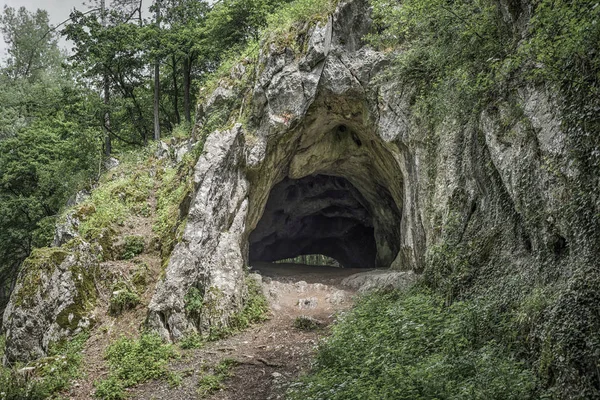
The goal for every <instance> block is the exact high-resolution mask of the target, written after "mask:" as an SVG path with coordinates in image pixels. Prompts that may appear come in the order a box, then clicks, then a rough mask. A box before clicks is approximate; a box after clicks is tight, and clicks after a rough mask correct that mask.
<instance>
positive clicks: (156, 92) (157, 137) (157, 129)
mask: <svg viewBox="0 0 600 400" xmlns="http://www.w3.org/2000/svg"><path fill="white" fill-rule="evenodd" d="M156 28H157V29H160V0H156ZM156 50H158V48H157V49H156ZM159 61H160V60H159V58H158V56H157V57H156V63H155V64H154V140H156V141H159V140H160V119H159V114H158V112H159V104H158V103H159V100H160V64H159Z"/></svg>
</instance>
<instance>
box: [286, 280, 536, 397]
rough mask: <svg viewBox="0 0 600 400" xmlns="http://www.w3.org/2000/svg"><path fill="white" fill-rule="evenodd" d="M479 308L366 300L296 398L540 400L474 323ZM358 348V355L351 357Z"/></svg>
mask: <svg viewBox="0 0 600 400" xmlns="http://www.w3.org/2000/svg"><path fill="white" fill-rule="evenodd" d="M478 313H480V310H479V305H478V304H472V303H469V302H457V303H455V304H453V305H452V306H450V307H447V306H445V305H444V299H443V298H442V297H440V296H438V295H436V294H434V293H432V292H430V291H428V290H425V289H416V290H413V291H412V292H410V293H407V294H404V293H398V292H391V293H378V294H373V295H368V296H366V297H363V298H362V299H361V300H360V301H359V302H358V304H357V306H356V307H355V309H353V310H352V311H350V312H349V313H348V314H347V315H345V316H343V318H342V320H341V321H340V322H339V323H338V324H337V325H336V326H335V327H334V329H333V334H332V336H331V337H330V338H328V339H327V340H325V341H324V342H323V343H322V344H321V346H320V348H319V353H318V355H317V360H316V363H315V368H314V371H313V374H312V375H309V376H308V377H306V378H304V379H302V381H300V382H299V383H296V384H294V385H293V386H292V388H291V389H290V391H289V396H290V398H291V399H303V400H310V399H340V400H342V399H343V400H351V399H357V400H358V399H361V400H362V399H373V400H375V399H396V400H400V399H407V400H409V399H410V400H415V399H482V400H483V399H486V400H490V399H498V400H509V399H514V400H524V399H534V398H537V397H536V396H535V388H536V379H535V377H534V374H533V373H532V372H531V371H530V369H529V368H528V366H527V365H524V364H523V363H522V362H520V361H518V360H517V359H516V358H515V357H514V356H513V354H512V353H511V351H510V349H509V348H507V347H505V346H503V345H502V344H500V343H498V342H496V341H494V340H493V339H489V338H488V339H484V340H482V335H483V336H484V337H485V335H486V332H482V331H481V330H480V329H478V326H477V325H476V324H474V323H473V321H474V320H476V319H477V314H478ZM348 349H352V351H348Z"/></svg>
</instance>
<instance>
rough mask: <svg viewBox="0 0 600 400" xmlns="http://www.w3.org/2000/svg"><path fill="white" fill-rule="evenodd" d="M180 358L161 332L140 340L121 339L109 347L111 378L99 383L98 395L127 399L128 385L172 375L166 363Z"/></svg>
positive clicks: (107, 397) (108, 359) (106, 397)
mask: <svg viewBox="0 0 600 400" xmlns="http://www.w3.org/2000/svg"><path fill="white" fill-rule="evenodd" d="M175 357H177V353H176V352H175V350H174V349H173V347H172V346H171V345H168V344H163V343H162V341H161V339H160V337H158V336H157V335H151V334H144V335H142V336H141V337H140V338H139V339H128V338H121V339H119V340H117V341H116V342H115V343H113V344H111V345H110V346H109V348H108V349H107V350H106V360H107V362H108V365H109V366H110V374H109V376H108V378H106V379H104V380H101V381H99V382H96V393H95V396H96V397H97V398H100V399H124V398H126V397H127V396H126V393H125V388H128V387H131V386H133V385H136V384H138V383H141V382H145V381H148V380H151V379H161V378H168V377H169V375H170V373H169V371H168V370H167V368H166V366H167V363H168V361H169V360H171V359H173V358H175Z"/></svg>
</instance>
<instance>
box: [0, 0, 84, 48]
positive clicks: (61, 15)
mask: <svg viewBox="0 0 600 400" xmlns="http://www.w3.org/2000/svg"><path fill="white" fill-rule="evenodd" d="M4 6H9V7H14V8H19V7H25V8H27V9H28V10H29V11H35V10H37V9H38V8H41V9H44V10H46V11H48V16H49V17H50V24H52V25H58V24H60V23H61V22H63V21H64V20H65V19H67V18H69V14H70V13H71V10H72V9H73V8H78V9H80V10H85V9H87V7H86V6H84V5H83V0H0V8H2V9H4ZM0 36H1V35H0ZM60 45H61V47H67V43H66V42H64V41H62V42H61V43H60ZM0 56H1V57H2V59H4V58H6V43H4V39H2V40H1V41H0Z"/></svg>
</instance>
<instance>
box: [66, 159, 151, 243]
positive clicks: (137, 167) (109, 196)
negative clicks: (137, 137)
mask: <svg viewBox="0 0 600 400" xmlns="http://www.w3.org/2000/svg"><path fill="white" fill-rule="evenodd" d="M153 160H154V156H152V155H151V149H147V150H146V151H144V152H139V153H137V154H134V153H132V154H125V155H123V156H122V157H121V164H120V165H119V166H118V167H116V168H115V169H113V170H111V171H109V172H108V173H106V174H105V175H104V176H103V177H102V179H101V180H100V186H99V187H98V188H97V189H95V190H94V191H93V192H92V194H91V196H90V198H89V199H88V200H87V201H85V202H84V203H82V204H80V205H78V206H77V208H76V214H75V216H76V217H78V218H79V219H80V220H81V225H80V226H79V233H80V234H81V235H82V236H83V237H84V238H85V239H86V240H92V239H98V237H99V236H100V235H101V234H102V232H103V230H105V229H107V228H111V227H113V226H114V225H122V224H123V223H124V222H125V220H126V219H127V218H128V217H129V216H131V215H142V216H148V215H149V213H150V208H149V205H148V198H149V197H150V192H151V190H152V188H153V187H154V183H155V182H154V179H153V178H152V176H151V174H150V171H149V168H150V165H151V164H152V162H153Z"/></svg>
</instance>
